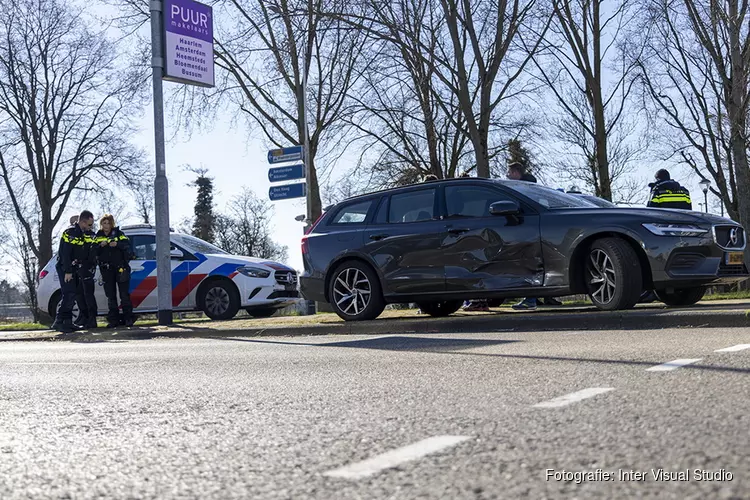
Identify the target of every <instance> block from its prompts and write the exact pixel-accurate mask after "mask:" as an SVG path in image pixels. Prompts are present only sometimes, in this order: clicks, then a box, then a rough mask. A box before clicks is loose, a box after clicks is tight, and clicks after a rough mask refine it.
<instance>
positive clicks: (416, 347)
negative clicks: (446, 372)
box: [207, 336, 750, 374]
mask: <svg viewBox="0 0 750 500" xmlns="http://www.w3.org/2000/svg"><path fill="white" fill-rule="evenodd" d="M207 338H210V339H212V340H224V341H230V342H250V343H254V344H281V345H297V346H310V347H347V348H355V349H377V350H386V351H413V352H425V351H427V352H434V353H436V354H448V355H456V356H478V357H487V358H505V359H527V360H537V361H558V362H563V363H599V364H610V365H630V366H647V367H652V366H654V365H658V364H661V363H662V362H663V361H635V360H630V359H602V358H576V357H566V356H540V355H531V354H502V353H485V352H461V350H463V349H472V348H477V347H487V346H493V345H501V344H511V343H517V342H524V341H523V340H482V339H451V338H424V337H398V336H394V337H390V336H388V337H378V338H373V339H366V340H352V341H344V342H327V343H313V342H284V341H275V340H261V339H243V338H231V337H207ZM680 369H681V370H704V371H715V372H730V373H747V374H750V369H748V368H734V367H730V366H709V365H701V364H692V365H686V366H683V367H681V368H680Z"/></svg>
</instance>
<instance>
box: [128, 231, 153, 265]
mask: <svg viewBox="0 0 750 500" xmlns="http://www.w3.org/2000/svg"><path fill="white" fill-rule="evenodd" d="M130 246H131V248H132V250H133V253H134V254H135V258H136V260H156V236H153V235H150V234H138V235H135V236H131V237H130Z"/></svg>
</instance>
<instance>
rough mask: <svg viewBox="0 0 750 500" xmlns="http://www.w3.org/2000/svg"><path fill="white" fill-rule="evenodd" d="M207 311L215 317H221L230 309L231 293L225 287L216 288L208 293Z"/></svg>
mask: <svg viewBox="0 0 750 500" xmlns="http://www.w3.org/2000/svg"><path fill="white" fill-rule="evenodd" d="M206 309H208V310H209V311H210V312H211V314H213V315H214V316H221V315H223V314H225V313H226V312H227V310H228V309H229V293H228V292H227V291H226V290H225V289H224V287H220V286H216V287H213V288H211V289H210V290H209V291H208V293H206Z"/></svg>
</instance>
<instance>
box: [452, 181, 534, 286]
mask: <svg viewBox="0 0 750 500" xmlns="http://www.w3.org/2000/svg"><path fill="white" fill-rule="evenodd" d="M443 200H444V203H443V208H444V221H445V222H446V234H445V237H444V239H443V244H442V255H443V259H444V263H445V277H446V291H448V292H491V291H495V290H503V291H509V290H516V289H517V290H519V291H521V290H524V291H529V290H528V289H529V288H534V287H541V286H542V285H543V280H544V263H543V260H542V246H541V241H540V233H539V214H538V213H536V211H535V210H533V209H532V208H531V207H529V206H528V205H526V204H525V203H523V202H522V201H520V200H519V199H517V198H515V197H514V196H512V195H511V194H509V193H508V192H507V191H506V190H503V189H502V188H500V187H497V188H495V187H488V186H486V184H485V185H477V184H472V183H470V181H467V183H466V184H463V183H462V184H460V185H456V184H453V185H448V186H445V187H444V189H443ZM479 296H481V295H479Z"/></svg>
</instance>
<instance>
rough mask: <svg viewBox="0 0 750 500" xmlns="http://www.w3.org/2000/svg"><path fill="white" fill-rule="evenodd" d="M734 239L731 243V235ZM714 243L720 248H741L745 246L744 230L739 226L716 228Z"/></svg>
mask: <svg viewBox="0 0 750 500" xmlns="http://www.w3.org/2000/svg"><path fill="white" fill-rule="evenodd" d="M735 229H736V232H735V234H734V236H735V238H734V241H732V233H733V231H734V230H735ZM715 232H716V243H717V244H718V245H719V246H720V247H722V248H738V249H739V248H743V247H744V246H745V230H744V229H742V228H741V227H739V226H716V229H715Z"/></svg>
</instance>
